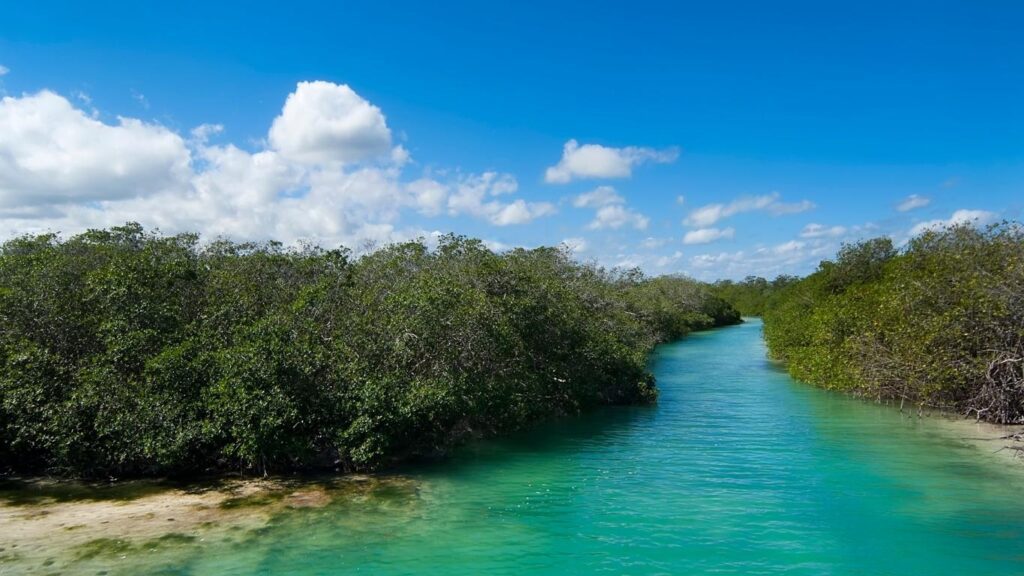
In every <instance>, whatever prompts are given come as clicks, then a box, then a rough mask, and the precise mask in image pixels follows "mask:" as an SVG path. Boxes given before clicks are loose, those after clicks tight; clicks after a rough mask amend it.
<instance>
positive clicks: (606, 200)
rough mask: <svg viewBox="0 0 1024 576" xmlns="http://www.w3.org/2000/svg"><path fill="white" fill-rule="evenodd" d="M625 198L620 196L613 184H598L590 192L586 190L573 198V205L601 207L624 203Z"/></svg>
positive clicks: (578, 206)
mask: <svg viewBox="0 0 1024 576" xmlns="http://www.w3.org/2000/svg"><path fill="white" fill-rule="evenodd" d="M625 202H626V200H625V198H623V197H622V196H619V194H618V193H617V192H616V191H615V188H612V187H611V186H598V187H597V188H594V189H593V190H591V191H590V192H584V193H583V194H580V195H579V196H577V197H575V198H573V201H572V205H573V206H575V207H577V208H599V207H601V206H607V205H609V204H624V203H625Z"/></svg>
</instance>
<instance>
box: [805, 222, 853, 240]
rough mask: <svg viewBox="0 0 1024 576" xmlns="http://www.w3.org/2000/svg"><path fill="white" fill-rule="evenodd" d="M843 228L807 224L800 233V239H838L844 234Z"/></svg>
mask: <svg viewBox="0 0 1024 576" xmlns="http://www.w3.org/2000/svg"><path fill="white" fill-rule="evenodd" d="M846 231H847V230H846V228H845V227H843V226H831V227H830V226H822V225H821V224H808V225H807V226H804V229H803V231H801V232H800V237H801V238H838V237H839V236H842V235H843V234H846Z"/></svg>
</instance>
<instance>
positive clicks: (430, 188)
mask: <svg viewBox="0 0 1024 576" xmlns="http://www.w3.org/2000/svg"><path fill="white" fill-rule="evenodd" d="M406 189H407V190H408V191H409V193H410V194H412V198H413V203H414V204H415V205H416V208H417V209H418V210H419V211H420V213H422V214H425V215H427V216H437V215H438V214H440V213H441V211H442V210H443V209H444V206H445V204H446V202H447V201H448V187H447V186H445V185H444V184H442V183H440V182H438V181H436V180H433V179H431V178H420V179H419V180H415V181H413V182H410V183H408V184H407V185H406Z"/></svg>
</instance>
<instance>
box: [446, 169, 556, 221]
mask: <svg viewBox="0 0 1024 576" xmlns="http://www.w3.org/2000/svg"><path fill="white" fill-rule="evenodd" d="M518 188H519V184H518V183H517V182H516V179H515V178H514V177H513V176H512V175H510V174H499V173H497V172H484V173H483V174H479V175H477V174H471V175H468V176H463V177H461V178H459V179H458V181H457V182H456V184H455V185H454V190H453V191H452V192H451V195H450V196H449V197H448V214H449V215H451V216H458V215H461V214H468V215H471V216H476V217H478V218H483V219H485V220H487V221H489V222H490V223H491V224H494V225H495V226H509V225H512V224H526V223H527V222H530V221H532V220H535V219H537V218H540V217H542V216H549V215H551V214H554V213H555V206H554V204H551V203H550V202H526V201H524V200H522V199H518V200H514V201H512V202H502V201H500V200H492V199H490V198H493V197H495V196H502V195H505V194H511V193H513V192H515V191H516V190H517V189H518Z"/></svg>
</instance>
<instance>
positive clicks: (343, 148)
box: [269, 81, 391, 164]
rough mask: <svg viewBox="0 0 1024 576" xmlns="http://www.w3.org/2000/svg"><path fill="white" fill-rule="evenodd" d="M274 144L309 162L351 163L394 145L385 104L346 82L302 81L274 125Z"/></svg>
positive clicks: (300, 159) (272, 130)
mask: <svg viewBox="0 0 1024 576" xmlns="http://www.w3.org/2000/svg"><path fill="white" fill-rule="evenodd" d="M269 137H270V145H271V146H272V147H273V148H274V149H276V150H277V151H279V152H280V153H281V155H282V156H284V157H285V158H288V159H290V160H294V161H296V162H300V163H304V164H331V163H338V164H351V163H353V162H359V161H362V160H368V159H371V158H374V157H378V156H382V155H385V154H387V153H388V152H389V150H390V148H391V130H390V129H388V126H387V122H386V121H385V119H384V114H383V113H382V112H381V110H380V108H377V107H376V106H374V105H373V104H370V103H369V102H367V101H366V100H364V99H363V98H362V97H361V96H359V95H358V94H356V93H355V91H354V90H352V89H351V88H349V87H348V85H346V84H332V83H330V82H324V81H315V82H299V83H298V85H297V86H296V88H295V92H292V93H291V94H290V95H289V96H288V99H287V100H286V101H285V104H284V108H283V109H282V110H281V114H280V115H279V116H278V117H277V118H275V119H274V123H273V124H272V125H271V127H270V134H269Z"/></svg>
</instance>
